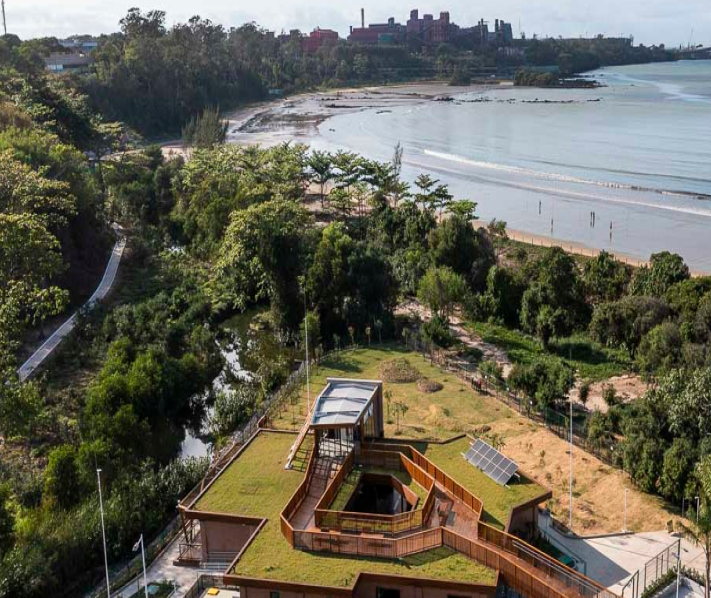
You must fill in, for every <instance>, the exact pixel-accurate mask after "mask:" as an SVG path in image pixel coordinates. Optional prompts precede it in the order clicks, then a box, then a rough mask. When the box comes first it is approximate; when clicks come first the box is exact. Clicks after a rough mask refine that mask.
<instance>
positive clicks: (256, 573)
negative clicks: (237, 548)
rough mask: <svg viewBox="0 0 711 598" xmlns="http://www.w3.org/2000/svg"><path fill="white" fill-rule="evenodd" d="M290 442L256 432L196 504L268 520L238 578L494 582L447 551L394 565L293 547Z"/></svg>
mask: <svg viewBox="0 0 711 598" xmlns="http://www.w3.org/2000/svg"><path fill="white" fill-rule="evenodd" d="M293 441H294V436H293V435H290V434H279V433H274V432H262V433H260V434H259V436H257V438H255V439H254V441H253V442H252V444H250V445H249V446H248V447H247V449H246V450H245V451H244V453H242V454H241V455H240V456H239V457H238V458H237V459H236V460H235V461H234V462H233V463H232V465H231V466H230V467H229V468H228V469H227V470H226V471H225V472H224V473H223V474H222V475H221V476H220V477H219V478H218V479H217V481H216V482H215V483H214V484H213V485H212V487H211V488H210V490H209V491H208V492H207V494H206V495H205V496H203V497H202V498H201V499H200V501H199V502H198V504H197V508H198V509H203V510H211V511H219V512H224V513H235V514H239V515H247V516H252V517H264V518H266V519H267V523H266V525H265V526H264V527H263V528H262V530H261V532H260V533H259V534H258V535H257V537H256V538H255V540H254V542H252V544H251V545H250V546H249V548H248V549H247V550H246V552H245V553H244V555H243V556H242V559H241V560H240V562H239V563H238V564H237V567H236V568H235V570H234V573H235V574H236V575H242V576H245V577H258V578H265V579H276V580H282V581H292V582H297V583H311V584H319V585H325V586H337V587H349V586H351V585H353V583H354V582H355V579H356V577H357V576H358V573H360V572H362V571H367V572H371V573H383V574H392V575H407V576H410V577H428V578H429V577H433V578H437V579H449V580H454V581H460V582H470V583H490V584H493V583H494V581H495V573H494V571H493V570H491V569H488V568H486V567H483V566H481V565H479V564H477V563H474V562H473V561H471V560H469V559H467V558H466V557H464V556H462V555H460V554H458V553H456V552H453V551H451V550H449V549H445V548H440V549H436V550H431V551H428V552H425V553H422V554H417V555H414V556H411V557H407V558H404V559H400V560H398V561H390V560H383V559H363V558H353V557H340V556H338V555H331V554H316V553H308V552H303V551H300V550H294V549H293V548H291V546H289V544H288V543H287V541H286V539H285V538H284V536H283V535H282V533H281V530H280V528H279V513H280V512H281V510H282V508H283V507H284V505H285V504H286V502H287V501H288V500H289V498H290V497H291V495H292V494H293V492H294V491H295V490H296V488H297V486H298V485H299V484H300V483H301V481H302V480H303V472H299V471H296V470H292V471H286V470H284V463H285V461H286V457H287V454H288V452H289V448H290V447H291V444H292V443H293Z"/></svg>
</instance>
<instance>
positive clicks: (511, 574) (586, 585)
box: [282, 449, 616, 598]
mask: <svg viewBox="0 0 711 598" xmlns="http://www.w3.org/2000/svg"><path fill="white" fill-rule="evenodd" d="M395 454H399V453H395ZM411 454H412V457H413V458H412V461H410V463H413V462H414V463H416V464H417V465H416V467H417V468H418V469H420V470H421V472H425V468H427V471H426V475H427V476H431V478H434V480H435V482H434V488H433V489H434V508H432V510H431V512H430V515H429V516H428V517H427V519H426V521H424V522H423V525H422V527H421V528H420V530H419V531H418V532H416V533H413V532H412V530H410V531H406V532H402V533H397V534H377V533H355V534H354V533H348V532H339V531H330V530H329V531H323V530H321V529H320V528H318V527H317V526H316V524H315V516H314V513H315V510H316V508H317V505H318V504H319V501H320V500H321V499H322V497H323V495H324V493H325V492H326V489H327V486H328V483H329V481H330V480H331V479H332V478H333V477H334V476H335V475H336V474H337V473H338V472H339V468H340V466H341V464H342V461H340V462H339V461H336V460H334V459H333V458H331V457H318V458H314V459H313V464H312V468H311V471H310V472H309V474H308V476H307V479H306V480H305V481H304V484H305V485H307V488H304V491H302V494H301V496H302V497H303V498H302V499H301V502H300V504H298V506H297V507H296V509H295V510H291V513H292V515H291V516H288V514H287V513H282V530H283V531H284V532H285V536H286V537H287V539H288V540H290V543H291V544H292V546H294V547H295V548H299V549H302V550H310V551H318V552H335V553H338V554H344V555H345V554H352V555H358V556H375V557H381V558H399V557H402V556H405V555H407V554H415V553H417V552H423V551H427V550H431V549H432V548H435V547H437V546H446V547H448V548H450V549H452V550H455V551H457V552H459V553H461V554H463V555H465V556H467V557H468V558H470V559H472V560H474V561H476V562H478V563H480V564H483V565H485V566H487V567H490V568H492V569H495V570H497V571H499V573H500V575H501V579H502V580H503V581H504V583H506V584H507V585H508V586H509V587H511V588H512V589H514V590H515V591H517V592H518V593H520V594H521V595H523V596H527V597H529V598H616V596H615V594H613V593H611V592H609V591H608V590H607V589H606V588H604V587H603V586H601V585H599V584H597V583H596V582H594V581H593V580H591V579H588V578H587V577H585V576H584V575H582V574H580V573H578V572H577V571H575V570H573V569H570V568H568V567H566V566H565V565H563V564H561V563H559V562H558V561H556V560H555V559H553V558H552V557H550V556H549V555H546V554H544V553H542V552H540V551H539V550H538V549H536V548H534V547H533V546H531V545H529V544H527V543H526V542H524V541H523V540H521V539H520V538H517V537H515V536H512V535H510V534H507V533H506V532H503V531H501V530H498V529H495V528H492V527H491V526H489V525H486V524H484V523H482V522H481V521H480V514H481V501H479V499H477V498H476V497H473V496H470V495H469V493H464V492H463V491H462V490H461V489H460V487H459V485H458V484H457V483H456V482H454V480H452V479H451V478H450V477H449V476H447V475H446V474H445V473H444V472H442V471H441V470H439V469H438V468H436V467H434V465H432V464H431V463H430V462H429V461H427V460H426V459H425V458H424V457H423V456H422V455H420V454H419V453H417V451H415V450H414V449H412V453H411ZM350 458H351V459H352V456H351V457H350ZM420 464H422V465H423V466H424V467H421V466H420ZM430 486H431V482H430ZM458 495H459V496H458ZM460 496H461V498H460ZM295 498H298V495H295ZM287 510H288V509H287Z"/></svg>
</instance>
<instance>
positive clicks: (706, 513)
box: [677, 456, 711, 598]
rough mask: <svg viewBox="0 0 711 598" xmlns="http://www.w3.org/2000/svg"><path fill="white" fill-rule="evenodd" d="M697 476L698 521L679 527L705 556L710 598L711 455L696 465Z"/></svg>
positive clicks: (707, 591) (705, 593)
mask: <svg viewBox="0 0 711 598" xmlns="http://www.w3.org/2000/svg"><path fill="white" fill-rule="evenodd" d="M696 477H697V478H698V480H699V483H700V486H701V493H700V503H699V513H698V521H696V522H694V521H690V522H689V523H688V524H686V523H684V522H681V521H680V522H678V523H677V528H678V530H679V531H680V532H681V533H682V534H683V535H684V537H685V538H686V539H687V540H689V541H691V542H693V543H694V544H696V545H697V546H700V547H701V549H702V550H703V553H704V557H705V561H706V562H705V563H704V564H705V568H706V576H705V584H704V597H705V598H710V597H711V592H710V584H711V457H708V456H707V457H705V458H704V459H703V460H702V461H701V462H699V463H698V465H697V466H696Z"/></svg>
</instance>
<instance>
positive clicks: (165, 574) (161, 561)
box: [104, 533, 222, 598]
mask: <svg viewBox="0 0 711 598" xmlns="http://www.w3.org/2000/svg"><path fill="white" fill-rule="evenodd" d="M183 541H184V538H183V535H182V534H181V533H179V534H178V535H177V536H176V538H175V539H174V540H173V541H172V542H171V543H170V544H168V546H167V547H166V548H165V550H164V551H163V552H162V553H161V554H160V555H159V556H158V558H157V559H156V560H155V561H153V563H152V564H151V565H150V566H149V567H148V569H147V570H146V577H147V579H148V583H151V582H152V581H166V580H167V581H173V582H175V586H176V589H175V593H174V594H172V595H171V598H183V596H185V593H186V592H187V591H188V590H189V589H190V588H191V587H192V586H193V585H194V584H195V582H196V581H197V579H198V577H199V576H200V575H204V574H210V575H216V574H221V573H222V571H215V570H214V569H213V570H206V569H198V568H195V567H178V566H176V565H174V564H173V561H175V560H176V559H177V558H178V554H179V548H180V547H179V544H180V542H183ZM139 579H140V584H141V585H140V587H141V588H142V587H143V573H141V574H140V576H139V577H137V578H135V579H134V580H133V581H131V582H130V583H128V584H126V585H125V586H124V587H123V588H121V589H120V590H119V591H118V592H116V593H114V591H113V588H112V591H111V597H112V598H128V597H129V596H133V594H135V593H136V591H137V589H138V586H137V584H138V581H139ZM105 587H106V586H104V588H105ZM220 596H222V592H220Z"/></svg>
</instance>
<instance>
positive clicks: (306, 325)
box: [304, 283, 311, 417]
mask: <svg viewBox="0 0 711 598" xmlns="http://www.w3.org/2000/svg"><path fill="white" fill-rule="evenodd" d="M304 331H305V332H306V414H307V417H308V414H309V413H311V381H310V379H309V312H308V308H307V305H306V283H304Z"/></svg>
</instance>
